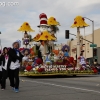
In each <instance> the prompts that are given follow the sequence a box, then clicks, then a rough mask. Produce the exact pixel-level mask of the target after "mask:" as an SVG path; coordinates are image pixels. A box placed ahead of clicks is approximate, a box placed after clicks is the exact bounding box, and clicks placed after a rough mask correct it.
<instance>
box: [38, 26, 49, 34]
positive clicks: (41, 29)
mask: <svg viewBox="0 0 100 100" xmlns="http://www.w3.org/2000/svg"><path fill="white" fill-rule="evenodd" d="M47 30H48V27H47V26H45V25H42V26H40V28H39V31H40V32H43V31H47Z"/></svg>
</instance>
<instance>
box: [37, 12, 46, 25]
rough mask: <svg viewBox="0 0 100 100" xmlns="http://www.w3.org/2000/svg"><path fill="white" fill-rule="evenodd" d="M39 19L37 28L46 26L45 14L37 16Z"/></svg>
mask: <svg viewBox="0 0 100 100" xmlns="http://www.w3.org/2000/svg"><path fill="white" fill-rule="evenodd" d="M39 19H40V25H39V26H38V27H40V26H42V25H44V26H48V25H47V15H46V14H45V13H41V14H40V15H39Z"/></svg>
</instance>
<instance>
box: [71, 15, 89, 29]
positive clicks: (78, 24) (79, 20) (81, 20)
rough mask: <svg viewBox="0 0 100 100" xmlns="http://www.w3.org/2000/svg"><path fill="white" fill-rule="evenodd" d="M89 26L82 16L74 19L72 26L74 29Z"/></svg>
mask: <svg viewBox="0 0 100 100" xmlns="http://www.w3.org/2000/svg"><path fill="white" fill-rule="evenodd" d="M87 26H89V25H88V24H87V23H85V21H84V18H83V17H82V16H76V18H75V19H74V23H73V25H72V26H71V27H72V28H74V27H81V28H82V27H87Z"/></svg>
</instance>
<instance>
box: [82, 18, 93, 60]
mask: <svg viewBox="0 0 100 100" xmlns="http://www.w3.org/2000/svg"><path fill="white" fill-rule="evenodd" d="M84 18H85V19H88V20H90V21H91V22H92V44H94V21H93V20H91V19H89V18H87V17H84ZM93 50H94V47H93ZM92 54H93V53H92ZM93 61H94V56H93Z"/></svg>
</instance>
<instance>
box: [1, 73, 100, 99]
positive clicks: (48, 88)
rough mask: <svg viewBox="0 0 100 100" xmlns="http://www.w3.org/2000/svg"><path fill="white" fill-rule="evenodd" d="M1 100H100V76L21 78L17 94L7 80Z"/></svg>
mask: <svg viewBox="0 0 100 100" xmlns="http://www.w3.org/2000/svg"><path fill="white" fill-rule="evenodd" d="M0 100H100V75H92V76H77V77H65V78H32V77H31V78H29V77H20V92H19V93H15V92H14V91H13V90H12V88H11V87H10V86H9V80H8V79H7V86H6V90H3V91H2V90H0Z"/></svg>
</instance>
